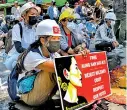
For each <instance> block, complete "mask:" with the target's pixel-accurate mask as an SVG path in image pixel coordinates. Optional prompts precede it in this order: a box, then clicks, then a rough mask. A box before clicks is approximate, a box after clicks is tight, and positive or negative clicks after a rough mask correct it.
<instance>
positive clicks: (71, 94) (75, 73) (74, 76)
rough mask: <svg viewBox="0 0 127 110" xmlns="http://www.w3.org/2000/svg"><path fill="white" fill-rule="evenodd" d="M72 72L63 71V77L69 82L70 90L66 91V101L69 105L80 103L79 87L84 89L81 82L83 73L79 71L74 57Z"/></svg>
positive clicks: (72, 59) (71, 66)
mask: <svg viewBox="0 0 127 110" xmlns="http://www.w3.org/2000/svg"><path fill="white" fill-rule="evenodd" d="M69 69H70V71H68V70H67V69H66V68H64V69H63V75H64V77H65V78H66V79H67V80H69V81H70V82H69V83H68V88H67V91H66V94H65V96H64V100H65V101H67V102H69V103H77V102H78V96H77V89H76V86H77V87H82V81H81V78H82V77H81V74H82V73H81V71H80V70H79V68H78V66H77V62H76V60H75V58H74V57H72V58H71V65H70V68H69Z"/></svg>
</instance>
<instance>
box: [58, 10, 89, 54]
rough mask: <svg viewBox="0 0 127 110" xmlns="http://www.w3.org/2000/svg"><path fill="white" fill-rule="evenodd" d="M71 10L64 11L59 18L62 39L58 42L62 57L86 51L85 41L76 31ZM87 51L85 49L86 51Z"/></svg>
mask: <svg viewBox="0 0 127 110" xmlns="http://www.w3.org/2000/svg"><path fill="white" fill-rule="evenodd" d="M74 19H75V17H74V14H73V10H65V11H64V12H63V13H62V14H61V15H60V18H59V23H60V27H61V33H62V37H61V40H60V44H61V50H62V53H61V54H62V55H68V54H70V55H73V54H76V53H80V52H81V51H83V50H84V49H86V45H87V43H86V39H85V38H84V37H82V36H81V35H80V33H79V32H78V31H77V29H76V24H75V23H74V22H73V20H74ZM86 50H87V49H86Z"/></svg>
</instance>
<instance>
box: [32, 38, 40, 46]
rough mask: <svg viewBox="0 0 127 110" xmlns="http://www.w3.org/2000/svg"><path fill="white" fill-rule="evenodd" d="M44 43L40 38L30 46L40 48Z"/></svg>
mask: <svg viewBox="0 0 127 110" xmlns="http://www.w3.org/2000/svg"><path fill="white" fill-rule="evenodd" d="M41 45H42V44H41V42H40V38H39V40H36V41H35V42H34V43H32V44H31V45H30V48H38V47H39V46H41Z"/></svg>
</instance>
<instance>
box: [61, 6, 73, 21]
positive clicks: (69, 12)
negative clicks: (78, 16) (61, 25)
mask: <svg viewBox="0 0 127 110" xmlns="http://www.w3.org/2000/svg"><path fill="white" fill-rule="evenodd" d="M65 18H71V19H75V16H74V10H73V9H71V8H68V9H66V10H65V11H63V12H62V14H61V15H60V17H59V22H60V21H61V20H63V19H65Z"/></svg>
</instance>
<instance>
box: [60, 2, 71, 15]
mask: <svg viewBox="0 0 127 110" xmlns="http://www.w3.org/2000/svg"><path fill="white" fill-rule="evenodd" d="M68 8H70V7H69V2H65V5H64V7H63V8H62V9H61V13H62V12H63V11H65V10H66V9H68Z"/></svg>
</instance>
